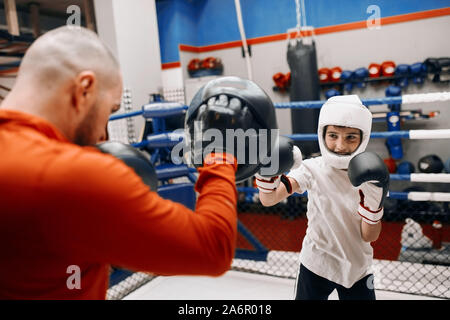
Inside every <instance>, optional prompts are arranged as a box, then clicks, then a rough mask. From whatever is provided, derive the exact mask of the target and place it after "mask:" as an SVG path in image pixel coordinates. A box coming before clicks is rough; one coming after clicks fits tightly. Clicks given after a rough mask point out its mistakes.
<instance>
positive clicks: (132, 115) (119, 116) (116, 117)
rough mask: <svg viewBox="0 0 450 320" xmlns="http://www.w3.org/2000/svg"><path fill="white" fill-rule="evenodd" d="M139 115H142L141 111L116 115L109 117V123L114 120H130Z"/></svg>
mask: <svg viewBox="0 0 450 320" xmlns="http://www.w3.org/2000/svg"><path fill="white" fill-rule="evenodd" d="M141 114H142V110H140V111H133V112H128V113H122V114H116V115H113V116H111V117H109V121H114V120H119V119H124V118H131V117H135V116H140V115H141Z"/></svg>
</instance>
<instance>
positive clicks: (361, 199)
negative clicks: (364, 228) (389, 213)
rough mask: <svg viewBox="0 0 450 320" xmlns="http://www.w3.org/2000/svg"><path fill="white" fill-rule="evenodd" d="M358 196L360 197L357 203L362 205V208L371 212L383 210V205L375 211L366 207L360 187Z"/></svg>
mask: <svg viewBox="0 0 450 320" xmlns="http://www.w3.org/2000/svg"><path fill="white" fill-rule="evenodd" d="M359 198H360V202H359V205H360V206H361V207H363V208H364V209H366V210H367V211H369V212H371V213H378V212H380V211H381V210H383V207H381V208H379V209H378V210H376V211H373V210H370V209H369V208H368V207H366V206H365V205H364V193H363V192H362V190H361V189H360V190H359ZM358 213H359V212H358ZM367 220H370V219H367ZM370 221H372V220H370Z"/></svg>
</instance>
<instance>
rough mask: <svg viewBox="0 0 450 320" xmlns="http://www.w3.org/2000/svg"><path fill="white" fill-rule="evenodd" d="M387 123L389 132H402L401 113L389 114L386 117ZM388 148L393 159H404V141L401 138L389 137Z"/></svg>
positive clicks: (393, 112)
mask: <svg viewBox="0 0 450 320" xmlns="http://www.w3.org/2000/svg"><path fill="white" fill-rule="evenodd" d="M386 123H387V127H388V131H389V132H399V131H400V112H398V111H392V112H388V113H387V116H386ZM386 143H387V146H388V148H389V153H390V154H391V156H392V158H393V159H396V160H398V159H401V158H403V148H402V141H401V140H400V138H399V137H389V138H387V142H386Z"/></svg>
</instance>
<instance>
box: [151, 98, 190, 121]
mask: <svg viewBox="0 0 450 320" xmlns="http://www.w3.org/2000/svg"><path fill="white" fill-rule="evenodd" d="M187 108H188V107H187V106H185V105H182V104H181V103H176V102H156V103H150V104H146V105H144V106H142V116H143V117H144V118H165V117H170V116H174V115H179V114H183V113H184V111H185V110H187Z"/></svg>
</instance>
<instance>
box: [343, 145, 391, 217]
mask: <svg viewBox="0 0 450 320" xmlns="http://www.w3.org/2000/svg"><path fill="white" fill-rule="evenodd" d="M347 173H348V177H349V179H350V182H351V184H352V185H353V186H354V187H358V188H359V196H360V202H359V206H358V213H359V215H360V216H361V217H362V219H363V221H364V222H366V223H368V224H377V223H378V222H379V221H380V220H381V218H382V217H383V211H384V209H383V204H384V199H385V198H386V195H387V193H388V190H389V171H388V169H387V167H386V165H385V163H384V162H383V160H382V159H381V158H380V157H379V156H378V155H377V154H375V153H373V152H363V153H360V154H358V155H356V156H354V157H353V158H352V160H350V163H349V165H348V171H347Z"/></svg>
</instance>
